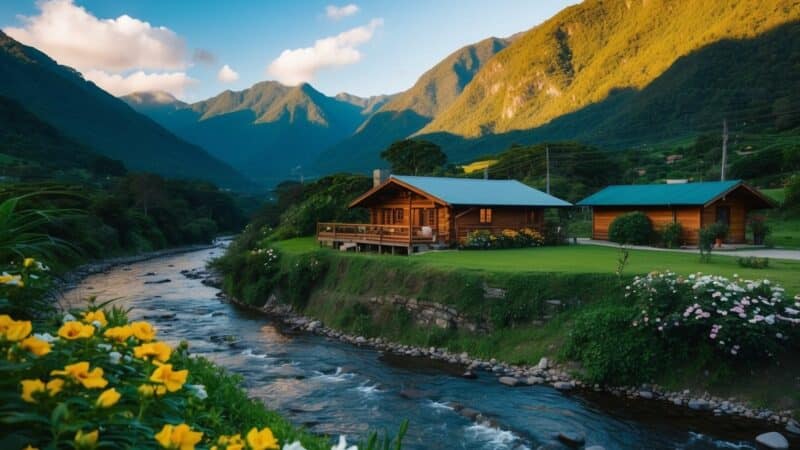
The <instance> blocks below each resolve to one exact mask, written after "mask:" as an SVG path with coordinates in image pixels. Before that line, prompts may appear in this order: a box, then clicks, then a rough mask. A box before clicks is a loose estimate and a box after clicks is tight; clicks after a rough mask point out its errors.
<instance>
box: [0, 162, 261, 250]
mask: <svg viewBox="0 0 800 450" xmlns="http://www.w3.org/2000/svg"><path fill="white" fill-rule="evenodd" d="M19 196H25V197H24V198H23V199H22V200H21V201H20V204H19V207H20V208H22V209H23V210H48V211H53V210H55V211H60V213H59V214H56V215H54V216H53V217H52V219H51V220H48V221H47V223H46V224H45V225H44V229H43V230H40V231H41V232H44V233H47V234H48V235H50V236H53V237H54V238H57V239H62V240H64V241H66V242H70V243H71V244H72V246H73V249H74V250H76V251H75V252H71V253H74V254H73V255H72V259H85V258H100V257H108V256H114V255H120V254H126V253H138V252H146V251H152V250H157V249H162V248H167V247H173V246H180V245H187V244H197V243H206V242H211V241H212V240H213V238H214V237H215V236H217V235H218V234H219V233H224V232H236V231H239V230H240V229H241V228H242V227H244V225H245V223H246V221H247V217H246V216H245V213H244V212H243V208H242V207H241V205H239V204H238V203H237V200H236V199H235V198H234V197H233V196H232V195H231V194H229V193H226V192H223V191H221V190H219V189H218V188H217V187H215V186H214V185H212V184H210V183H207V182H200V181H185V180H169V179H164V178H162V177H160V176H158V175H153V174H146V173H129V174H126V175H124V176H122V177H116V178H113V179H107V180H105V183H104V184H99V183H65V182H52V181H51V182H28V183H9V184H4V185H0V199H7V198H12V197H19ZM65 256H66V255H65ZM76 256H77V258H75V257H76ZM73 262H74V261H73Z"/></svg>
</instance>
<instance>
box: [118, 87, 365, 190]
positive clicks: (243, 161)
mask: <svg viewBox="0 0 800 450" xmlns="http://www.w3.org/2000/svg"><path fill="white" fill-rule="evenodd" d="M123 100H125V101H126V102H128V104H129V105H130V106H131V107H133V108H134V109H136V110H138V111H140V112H142V113H143V114H146V115H148V116H150V117H151V118H152V119H153V120H156V121H158V122H159V123H160V124H162V125H163V126H164V127H166V128H168V129H169V130H171V131H172V132H174V133H175V134H177V135H178V136H181V137H182V138H184V139H186V140H187V141H189V142H192V143H195V144H197V145H202V146H203V147H204V148H206V149H208V151H209V152H210V153H211V154H212V155H214V156H216V157H217V158H219V159H221V160H223V161H226V162H228V163H229V164H231V165H232V166H233V167H235V168H236V169H238V170H240V171H241V172H242V173H245V174H247V175H248V176H250V177H251V178H253V179H255V180H257V181H259V182H261V183H263V184H267V185H274V184H277V183H278V182H280V181H282V180H285V179H287V178H290V177H292V176H299V174H300V173H307V172H308V168H307V167H308V166H309V165H310V164H311V162H312V161H314V159H315V158H316V157H317V156H318V155H319V153H320V152H322V150H324V149H325V148H327V147H329V146H330V145H332V144H333V143H335V142H338V141H340V140H341V139H344V138H345V137H346V136H348V135H350V134H352V133H353V132H354V131H355V130H356V128H357V127H358V125H359V124H360V123H361V122H362V121H363V120H364V116H363V115H362V113H363V111H364V109H365V108H367V107H369V106H372V105H374V104H375V102H380V99H372V100H370V99H360V98H358V97H355V96H349V97H347V98H346V99H339V98H335V97H328V96H326V95H324V94H322V93H321V92H319V91H317V90H316V89H314V88H313V87H312V86H311V85H310V84H307V83H303V84H300V85H298V86H286V85H283V84H281V83H278V82H276V81H263V82H259V83H256V84H254V85H253V86H251V87H249V88H247V89H244V90H241V91H230V90H228V91H224V92H222V93H220V94H218V95H216V96H214V97H211V98H209V99H206V100H202V101H199V102H195V103H192V104H185V103H182V102H181V103H179V102H178V101H177V100H176V101H168V100H167V101H158V99H156V96H154V95H153V94H152V93H134V94H131V95H128V96H125V97H123ZM164 100H166V99H164ZM361 104H363V106H361Z"/></svg>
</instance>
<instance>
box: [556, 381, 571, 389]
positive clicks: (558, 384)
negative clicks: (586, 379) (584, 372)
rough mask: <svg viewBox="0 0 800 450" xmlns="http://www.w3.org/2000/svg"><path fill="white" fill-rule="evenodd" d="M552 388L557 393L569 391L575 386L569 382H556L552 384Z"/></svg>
mask: <svg viewBox="0 0 800 450" xmlns="http://www.w3.org/2000/svg"><path fill="white" fill-rule="evenodd" d="M553 387H554V388H556V389H558V390H559V391H569V390H570V389H572V388H574V387H575V385H573V384H572V382H570V381H556V382H555V383H553Z"/></svg>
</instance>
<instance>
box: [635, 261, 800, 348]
mask: <svg viewBox="0 0 800 450" xmlns="http://www.w3.org/2000/svg"><path fill="white" fill-rule="evenodd" d="M626 290H627V292H626V296H628V297H630V298H632V299H633V301H634V304H635V306H636V307H637V309H638V310H639V311H640V312H639V314H638V315H637V317H635V318H634V320H633V322H632V325H633V326H634V327H638V328H644V329H650V330H653V331H655V332H656V333H658V334H659V335H661V336H664V337H677V338H680V339H689V340H691V341H690V342H695V341H694V340H696V339H708V340H709V341H710V342H711V343H712V344H713V345H714V348H716V349H718V350H719V351H720V352H723V353H724V354H726V355H728V356H731V357H735V356H743V357H750V356H753V357H770V356H773V355H774V354H775V352H776V351H778V350H780V349H781V348H783V347H785V346H786V345H787V344H788V343H789V340H790V339H792V338H795V337H796V336H797V333H798V331H800V296H797V297H795V298H794V299H792V298H789V297H787V296H786V294H785V292H784V290H783V288H781V287H780V286H777V285H773V284H772V283H771V282H770V281H769V280H755V281H753V280H745V279H742V278H739V277H738V276H735V275H734V278H733V279H728V278H725V277H721V276H713V275H703V274H700V273H698V274H694V275H689V276H688V277H682V276H678V275H676V274H674V273H672V272H665V273H659V272H653V273H651V274H649V275H647V276H645V277H636V278H635V279H634V281H633V283H631V284H630V285H629V286H627V287H626Z"/></svg>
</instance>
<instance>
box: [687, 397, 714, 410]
mask: <svg viewBox="0 0 800 450" xmlns="http://www.w3.org/2000/svg"><path fill="white" fill-rule="evenodd" d="M710 407H711V405H709V404H708V401H707V400H703V399H702V398H693V399H691V400H689V409H693V410H695V411H705V410H707V409H709V408H710Z"/></svg>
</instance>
